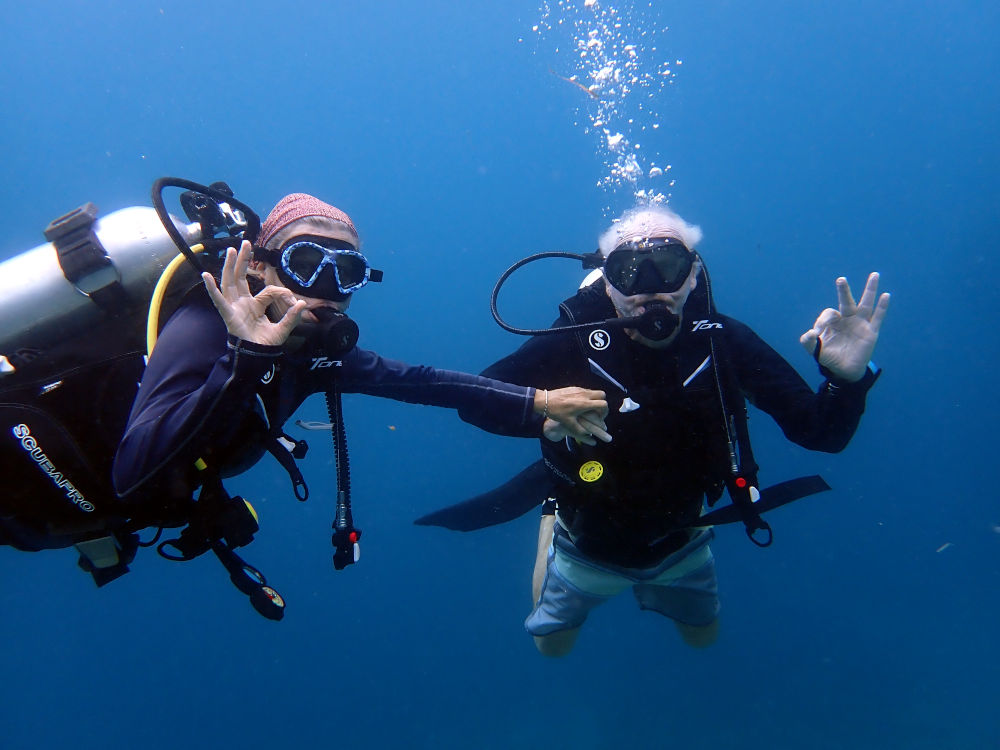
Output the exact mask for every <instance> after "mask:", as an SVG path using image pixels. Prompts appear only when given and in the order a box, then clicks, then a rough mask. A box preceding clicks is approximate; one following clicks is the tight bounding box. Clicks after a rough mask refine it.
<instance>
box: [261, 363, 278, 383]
mask: <svg viewBox="0 0 1000 750" xmlns="http://www.w3.org/2000/svg"><path fill="white" fill-rule="evenodd" d="M276 372H277V367H276V366H275V365H271V369H270V370H268V371H267V372H265V373H264V375H263V376H262V377H261V379H260V382H261V383H263V384H264V385H267V384H268V383H270V382H271V381H272V380H274V375H275V373H276Z"/></svg>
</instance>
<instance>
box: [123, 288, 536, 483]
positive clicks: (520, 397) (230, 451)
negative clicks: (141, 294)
mask: <svg viewBox="0 0 1000 750" xmlns="http://www.w3.org/2000/svg"><path fill="white" fill-rule="evenodd" d="M334 378H336V379H337V381H338V382H339V386H340V389H341V391H342V392H344V393H364V394H368V395H371V396H381V397H384V398H391V399H395V400H397V401H407V402H410V403H417V404H427V405H431V406H443V407H448V408H453V409H459V408H460V409H461V411H462V415H463V418H464V419H465V420H466V421H468V422H470V423H472V424H474V425H476V426H477V427H480V428H482V429H484V430H488V431H490V432H494V433H497V434H501V435H511V436H516V437H531V436H537V435H538V434H540V426H541V418H540V417H539V416H538V415H536V414H534V411H533V402H534V395H535V391H534V388H530V387H522V386H514V385H509V384H507V383H501V382H498V381H495V380H491V379H488V378H485V377H480V376H477V375H470V374H466V373H462V372H454V371H450V370H437V369H434V368H432V367H424V366H413V365H408V364H405V363H403V362H399V361H395V360H391V359H385V358H383V357H380V356H379V355H378V354H375V353H374V352H371V351H367V350H365V349H357V348H356V349H354V350H353V351H351V352H350V353H349V354H348V355H346V356H345V357H344V358H343V360H342V361H340V362H337V363H335V362H331V361H330V360H326V359H322V360H317V359H315V358H313V357H311V356H310V355H309V354H308V353H305V352H303V351H300V352H299V353H296V352H291V353H290V352H287V351H285V350H283V349H282V348H281V347H272V346H263V345H260V344H254V343H251V342H247V341H242V340H239V339H236V338H234V337H232V336H229V335H228V334H227V331H226V328H225V325H224V323H223V321H222V319H221V318H220V316H219V314H218V312H217V311H216V310H215V308H214V307H212V305H211V304H210V303H209V302H208V301H207V299H201V298H196V299H194V300H192V301H190V302H188V303H186V304H185V305H184V306H183V307H182V308H181V309H180V310H178V311H177V312H176V313H175V314H174V315H173V316H172V317H171V318H170V320H169V321H168V322H167V325H166V326H165V327H164V329H163V331H162V333H161V335H160V337H159V340H158V341H157V344H156V348H155V350H154V351H153V354H152V356H151V357H150V359H149V363H148V365H147V367H146V370H145V373H144V374H143V378H142V383H141V385H140V387H139V392H138V395H137V396H136V399H135V402H134V404H133V406H132V411H131V414H130V415H129V420H128V426H127V428H126V431H125V435H124V437H123V438H122V441H121V444H120V445H119V447H118V452H117V455H116V456H115V462H114V470H113V478H114V485H115V490H116V492H117V493H118V494H119V495H120V496H127V495H129V494H130V493H132V492H133V491H134V490H137V489H139V488H140V487H142V488H143V489H144V490H150V489H155V491H157V492H160V493H162V492H164V491H167V492H168V493H169V494H171V495H173V496H177V495H180V496H183V495H184V494H185V493H188V494H189V493H190V491H191V489H192V488H191V487H190V482H189V481H186V480H185V479H184V477H185V476H186V475H190V472H191V466H192V465H193V462H194V461H196V460H197V459H199V458H201V459H204V460H205V461H206V463H208V464H209V465H212V466H215V467H216V468H218V469H220V471H221V472H222V473H223V475H232V474H234V473H238V472H239V471H242V470H244V469H246V468H247V467H248V466H249V465H252V464H253V463H254V462H256V461H257V460H258V459H259V458H260V456H261V455H262V453H263V452H264V441H263V438H264V437H265V436H266V435H267V433H268V432H271V433H272V434H273V431H274V430H276V429H280V427H281V426H282V425H283V424H284V422H285V421H286V420H287V419H288V418H289V417H290V416H291V415H292V414H293V413H294V411H295V410H296V409H297V408H298V407H299V405H301V403H302V402H303V401H304V400H305V398H306V397H307V396H309V395H310V394H313V393H317V392H324V391H327V390H329V389H330V387H331V385H332V383H333V380H334ZM154 477H155V482H154V484H155V488H150V487H148V486H146V485H147V482H148V480H150V479H151V478H154ZM175 482H177V483H179V484H178V485H177V486H171V485H174V483H175Z"/></svg>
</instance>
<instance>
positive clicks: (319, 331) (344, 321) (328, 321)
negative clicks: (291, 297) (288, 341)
mask: <svg viewBox="0 0 1000 750" xmlns="http://www.w3.org/2000/svg"><path fill="white" fill-rule="evenodd" d="M312 313H313V315H315V316H316V318H317V320H318V322H316V323H312V322H308V323H306V322H303V323H299V325H298V326H297V327H296V329H295V333H296V334H298V335H300V336H302V337H303V338H305V339H306V340H307V341H308V342H309V344H308V345H309V346H310V347H311V348H312V352H313V354H314V355H315V356H320V357H326V358H327V359H340V358H342V357H344V356H345V355H346V354H347V353H348V352H350V351H351V350H352V349H353V348H354V347H355V346H356V345H357V343H358V335H359V331H358V324H357V323H355V322H354V321H353V320H351V319H350V318H349V317H347V315H345V314H344V313H342V312H339V311H337V310H333V309H331V308H329V307H320V308H318V309H316V310H313V311H312Z"/></svg>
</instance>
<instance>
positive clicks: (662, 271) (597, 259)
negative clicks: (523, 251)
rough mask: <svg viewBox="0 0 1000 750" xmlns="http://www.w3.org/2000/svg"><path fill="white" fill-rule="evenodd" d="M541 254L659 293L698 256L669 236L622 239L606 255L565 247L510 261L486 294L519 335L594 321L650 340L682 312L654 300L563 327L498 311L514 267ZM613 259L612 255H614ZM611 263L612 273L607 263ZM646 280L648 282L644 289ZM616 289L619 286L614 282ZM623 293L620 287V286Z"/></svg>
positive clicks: (664, 334)
mask: <svg viewBox="0 0 1000 750" xmlns="http://www.w3.org/2000/svg"><path fill="white" fill-rule="evenodd" d="M543 258H570V259H572V260H578V261H582V262H583V267H584V269H588V270H592V269H598V268H600V269H603V271H604V275H605V278H607V279H608V281H609V282H610V281H611V276H615V281H617V282H619V283H620V284H621V285H622V286H624V287H626V288H627V289H629V290H630V292H631V294H658V293H670V292H675V291H677V290H678V289H680V288H681V287H682V286H683V285H684V282H685V281H686V280H687V278H688V276H689V275H690V274H691V268H692V267H693V265H694V263H695V262H696V261H698V262H700V261H701V259H700V258H699V257H698V254H697V253H695V252H694V251H691V250H688V249H687V247H685V246H684V244H683V243H681V242H679V241H678V240H673V239H663V240H643V241H640V242H637V243H627V244H626V245H621V246H619V247H618V248H616V249H615V252H612V253H610V254H609V255H608V257H607V259H605V258H604V256H603V255H602V254H601V251H600V250H598V251H596V252H593V253H586V254H580V253H565V252H547V253H536V254H535V255H531V256H528V257H527V258H523V259H521V260H519V261H518V262H517V263H515V264H514V265H512V266H511V267H510V268H508V269H507V270H506V271H504V273H503V275H502V276H500V279H499V280H498V281H497V283H496V286H494V287H493V294H492V296H491V297H490V310H491V311H492V313H493V319H494V320H495V321H496V322H497V324H498V325H499V326H500V327H501V328H503V329H504V330H505V331H510V332H511V333H516V334H519V335H521V336H544V335H554V334H562V333H567V332H569V331H583V330H590V329H594V328H597V327H602V328H633V329H635V330H636V331H638V332H639V333H640V334H642V335H643V336H645V337H646V338H647V339H649V340H651V341H663V340H664V339H667V338H669V337H670V336H671V334H673V333H674V331H676V330H677V328H678V326H680V322H681V319H680V316H678V315H675V314H674V313H673V312H671V311H670V308H668V307H667V306H666V305H665V304H664V303H662V302H659V301H656V300H653V301H651V302H649V303H648V304H647V305H645V308H646V310H645V312H643V314H642V315H637V316H635V317H631V318H611V319H610V320H601V321H594V322H593V323H579V324H575V325H570V326H564V327H561V328H517V327H515V326H512V325H510V324H509V323H507V322H506V321H504V320H503V319H502V318H501V317H500V312H499V310H497V297H499V296H500V288H501V287H502V286H503V284H504V282H505V281H506V280H507V279H508V278H509V277H510V275H511V274H512V273H514V271H516V270H517V269H519V268H521V267H522V266H524V265H527V264H528V263H533V262H535V261H537V260H542V259H543ZM612 259H614V260H612ZM609 266H610V267H611V271H610V275H609V269H608V267H609ZM700 273H702V274H705V281H706V284H707V282H708V277H707V272H706V271H705V269H704V266H703V265H702V266H701V271H700ZM646 284H648V285H650V286H651V287H652V288H651V289H650V290H649V291H646V290H645V288H644V287H645V285H646ZM613 286H615V288H616V289H618V290H619V291H623V290H622V289H621V288H620V287H618V286H617V285H616V284H613ZM623 293H624V292H623ZM708 296H709V300H708V301H707V303H706V304H707V306H708V309H709V310H711V308H712V305H711V301H710V300H711V293H710V292H709V293H708Z"/></svg>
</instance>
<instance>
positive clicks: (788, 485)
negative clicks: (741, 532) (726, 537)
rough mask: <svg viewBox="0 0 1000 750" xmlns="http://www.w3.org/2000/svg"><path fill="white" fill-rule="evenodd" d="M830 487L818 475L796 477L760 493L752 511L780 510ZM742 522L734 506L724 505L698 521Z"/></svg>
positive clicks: (705, 524)
mask: <svg viewBox="0 0 1000 750" xmlns="http://www.w3.org/2000/svg"><path fill="white" fill-rule="evenodd" d="M828 489H830V485H828V484H827V483H826V480H824V479H823V477H821V476H819V475H818V474H813V475H812V476H808V477H798V478H797V479H789V480H788V481H786V482H780V483H778V484H776V485H773V486H772V487H768V488H767V489H763V490H761V491H760V500H758V501H757V502H756V503H754V504H753V507H754V510H756V511H757V513H758V514H760V513H766V512H767V511H769V510H774V509H775V508H780V507H781V506H782V505H787V504H788V503H790V502H792V501H793V500H798V499H800V498H803V497H808V496H809V495H815V494H816V493H818V492H826V491H827V490H828ZM740 520H742V518H741V517H740V513H739V509H738V508H737V507H736V506H735V505H726V506H723V507H722V508H717V509H716V510H713V511H712V512H710V513H706V514H705V515H703V516H702V517H701V518H699V519H698V525H699V526H703V525H704V526H710V525H718V524H723V523H735V522H737V521H740Z"/></svg>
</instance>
